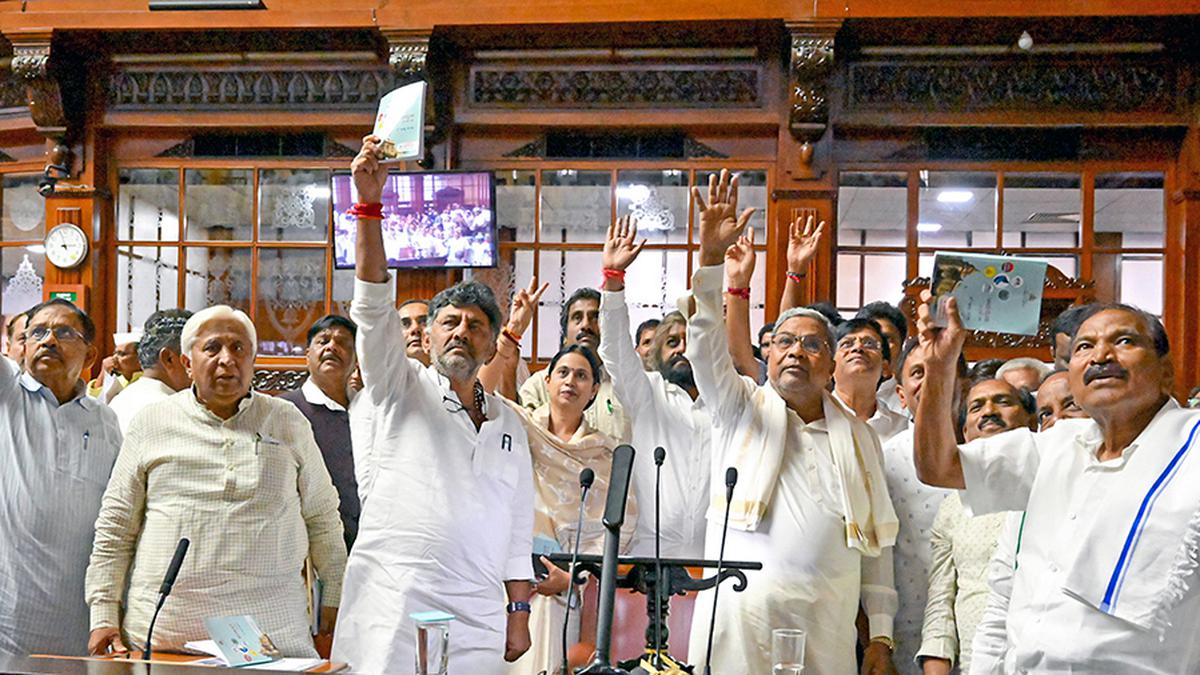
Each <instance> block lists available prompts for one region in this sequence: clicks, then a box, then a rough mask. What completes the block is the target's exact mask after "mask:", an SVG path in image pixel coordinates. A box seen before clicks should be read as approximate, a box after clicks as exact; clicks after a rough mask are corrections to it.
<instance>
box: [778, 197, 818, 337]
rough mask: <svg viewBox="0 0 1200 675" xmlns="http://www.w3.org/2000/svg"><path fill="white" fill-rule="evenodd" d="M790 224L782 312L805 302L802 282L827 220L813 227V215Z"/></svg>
mask: <svg viewBox="0 0 1200 675" xmlns="http://www.w3.org/2000/svg"><path fill="white" fill-rule="evenodd" d="M801 220H802V218H797V219H796V221H795V222H793V223H789V224H788V245H787V279H786V280H785V282H784V285H783V297H782V298H780V300H779V312H780V313H781V314H782V313H783V312H786V311H787V310H789V309H791V308H793V307H799V306H801V305H803V304H804V288H803V286H802V285H801V283H800V279H803V278H804V277H806V276H807V275H808V265H809V263H810V262H811V261H812V259H813V256H815V255H816V254H817V247H818V246H819V245H820V243H821V235H823V234H824V233H825V221H823V220H822V221H821V222H820V223H819V224H818V225H817V226H816V228H815V229H814V227H813V220H814V218H813V217H812V216H809V217H808V218H807V219H806V220H804V221H803V222H801Z"/></svg>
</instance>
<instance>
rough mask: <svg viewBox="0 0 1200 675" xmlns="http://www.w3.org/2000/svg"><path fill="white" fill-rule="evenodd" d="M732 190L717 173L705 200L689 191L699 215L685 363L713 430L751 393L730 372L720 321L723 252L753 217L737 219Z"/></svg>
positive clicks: (724, 173) (735, 182) (730, 182)
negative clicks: (693, 307) (689, 366)
mask: <svg viewBox="0 0 1200 675" xmlns="http://www.w3.org/2000/svg"><path fill="white" fill-rule="evenodd" d="M737 186H738V179H737V176H734V177H733V178H732V179H731V178H730V176H729V172H728V171H725V170H722V171H721V177H720V180H719V181H718V180H717V178H716V176H710V178H709V184H708V198H707V200H705V198H704V197H703V196H702V195H701V194H700V189H699V188H696V187H694V188H692V196H693V198H694V199H695V200H696V205H697V206H698V208H699V210H700V269H698V270H696V272H695V274H693V275H692V291H693V294H694V297H695V302H696V313H695V314H694V315H693V316H692V318H691V320H690V321H688V328H687V335H688V344H687V357H688V360H689V361H691V363H692V374H693V376H694V377H695V379H696V389H698V390H699V391H700V397H701V398H702V399H703V400H704V402H705V405H708V406H712V410H713V421H714V422H716V423H718V424H720V423H721V421H722V420H728V419H731V418H732V417H733V416H734V415H736V414H738V413H739V412H740V411H741V410H742V408H743V407H745V405H746V403H747V401H748V399H749V397H750V392H751V389H752V388H753V385H751V384H750V383H749V382H748V381H746V380H743V379H742V378H741V377H740V376H739V375H738V374H737V371H736V370H735V369H734V367H733V359H731V358H730V356H729V338H728V336H727V335H726V333H725V323H724V318H723V317H722V315H721V309H722V308H721V281H722V280H723V277H724V270H723V269H722V265H723V262H724V259H725V251H727V250H728V249H729V247H730V246H732V245H733V244H734V243H735V242H736V241H737V239H738V237H740V236H741V235H742V233H743V232H744V231H745V230H746V223H747V222H749V220H750V216H751V215H752V214H753V213H754V209H753V208H748V209H746V210H745V211H743V212H742V213H741V214H740V215H739V214H738V213H737Z"/></svg>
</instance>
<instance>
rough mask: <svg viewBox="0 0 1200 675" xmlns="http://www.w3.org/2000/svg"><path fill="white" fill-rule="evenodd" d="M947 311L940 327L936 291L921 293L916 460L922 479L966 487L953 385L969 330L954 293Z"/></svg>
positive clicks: (915, 439)
mask: <svg viewBox="0 0 1200 675" xmlns="http://www.w3.org/2000/svg"><path fill="white" fill-rule="evenodd" d="M946 313H947V326H946V327H945V328H939V327H937V326H935V325H934V322H933V295H932V294H931V293H930V292H929V291H927V290H926V291H922V292H921V304H920V305H919V306H918V307H917V333H918V335H919V336H920V338H919V339H920V341H921V349H922V351H923V352H924V354H925V383H924V384H922V385H921V400H920V402H919V403H918V404H917V411H916V415H915V416H914V431H913V434H914V435H913V461H914V462H915V464H916V469H917V478H919V479H920V480H921V482H922V483H925V484H926V485H933V486H935V487H944V488H956V489H959V490H961V489H963V488H964V487H966V481H965V480H964V479H963V466H962V457H961V456H960V455H959V450H958V439H957V438H956V437H955V435H954V417H955V412H954V388H955V387H956V386H958V384H957V383H958V355H959V354H960V353H962V348H963V343H964V342H966V339H967V331H966V329H965V328H963V325H962V320H961V319H960V318H959V316H958V304H957V303H956V302H955V301H954V298H950V299H949V301H948V302H947V305H946Z"/></svg>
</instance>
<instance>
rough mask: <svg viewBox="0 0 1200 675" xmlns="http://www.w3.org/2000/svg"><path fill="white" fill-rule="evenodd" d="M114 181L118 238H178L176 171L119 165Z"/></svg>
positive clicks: (177, 179)
mask: <svg viewBox="0 0 1200 675" xmlns="http://www.w3.org/2000/svg"><path fill="white" fill-rule="evenodd" d="M118 181H119V182H120V187H119V188H118V189H117V222H116V230H117V239H118V240H119V241H131V240H136V241H178V240H179V171H177V170H175V169H122V170H121V171H120V173H119V175H118Z"/></svg>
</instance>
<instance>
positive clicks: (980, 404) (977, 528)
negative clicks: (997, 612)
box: [917, 380, 1034, 675]
mask: <svg viewBox="0 0 1200 675" xmlns="http://www.w3.org/2000/svg"><path fill="white" fill-rule="evenodd" d="M960 418H961V419H962V432H963V438H965V439H966V440H967V441H968V442H969V441H973V440H975V439H976V438H987V437H989V436H995V435H996V434H999V433H1003V432H1005V431H1008V430H1010V429H1020V428H1024V429H1029V428H1030V427H1032V426H1033V420H1034V402H1033V396H1032V395H1031V394H1030V393H1029V392H1028V391H1025V390H1024V389H1021V388H1018V387H1016V386H1015V385H1013V384H1011V383H1009V382H1007V381H1005V380H984V381H982V382H977V383H975V384H974V385H973V386H972V387H971V389H970V391H968V392H967V399H966V405H965V406H963V414H962V415H961V416H960ZM1007 517H1008V514H1006V513H1003V512H1002V513H992V514H988V515H985V516H979V517H975V518H972V517H971V515H970V514H968V513H966V512H965V511H964V509H963V503H962V500H961V499H959V496H958V493H952V494H951V495H950V496H948V497H946V499H945V500H943V501H942V505H941V506H940V507H939V508H938V513H937V516H936V517H935V518H934V520H933V529H932V531H931V533H930V543H931V546H932V558H931V564H930V569H929V594H928V600H927V601H926V605H925V624H924V628H923V629H922V631H921V649H920V651H918V652H917V660H918V662H920V663H921V667H922V669H923V670H924V672H925V675H948V673H949V672H950V670H951V668H952V667H953V666H954V664H955V663H957V664H959V669H960V671H961V672H967V671H968V669H969V667H970V663H971V641H972V640H973V639H974V637H975V627H976V626H977V625H978V624H979V622H980V620H981V619H982V618H983V611H984V608H985V607H986V606H987V598H988V587H987V571H988V561H989V560H991V559H992V553H993V552H994V551H995V549H996V540H997V538H998V537H999V536H1000V531H1001V529H1002V528H1003V527H1004V522H1005V520H1006V518H1007Z"/></svg>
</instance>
